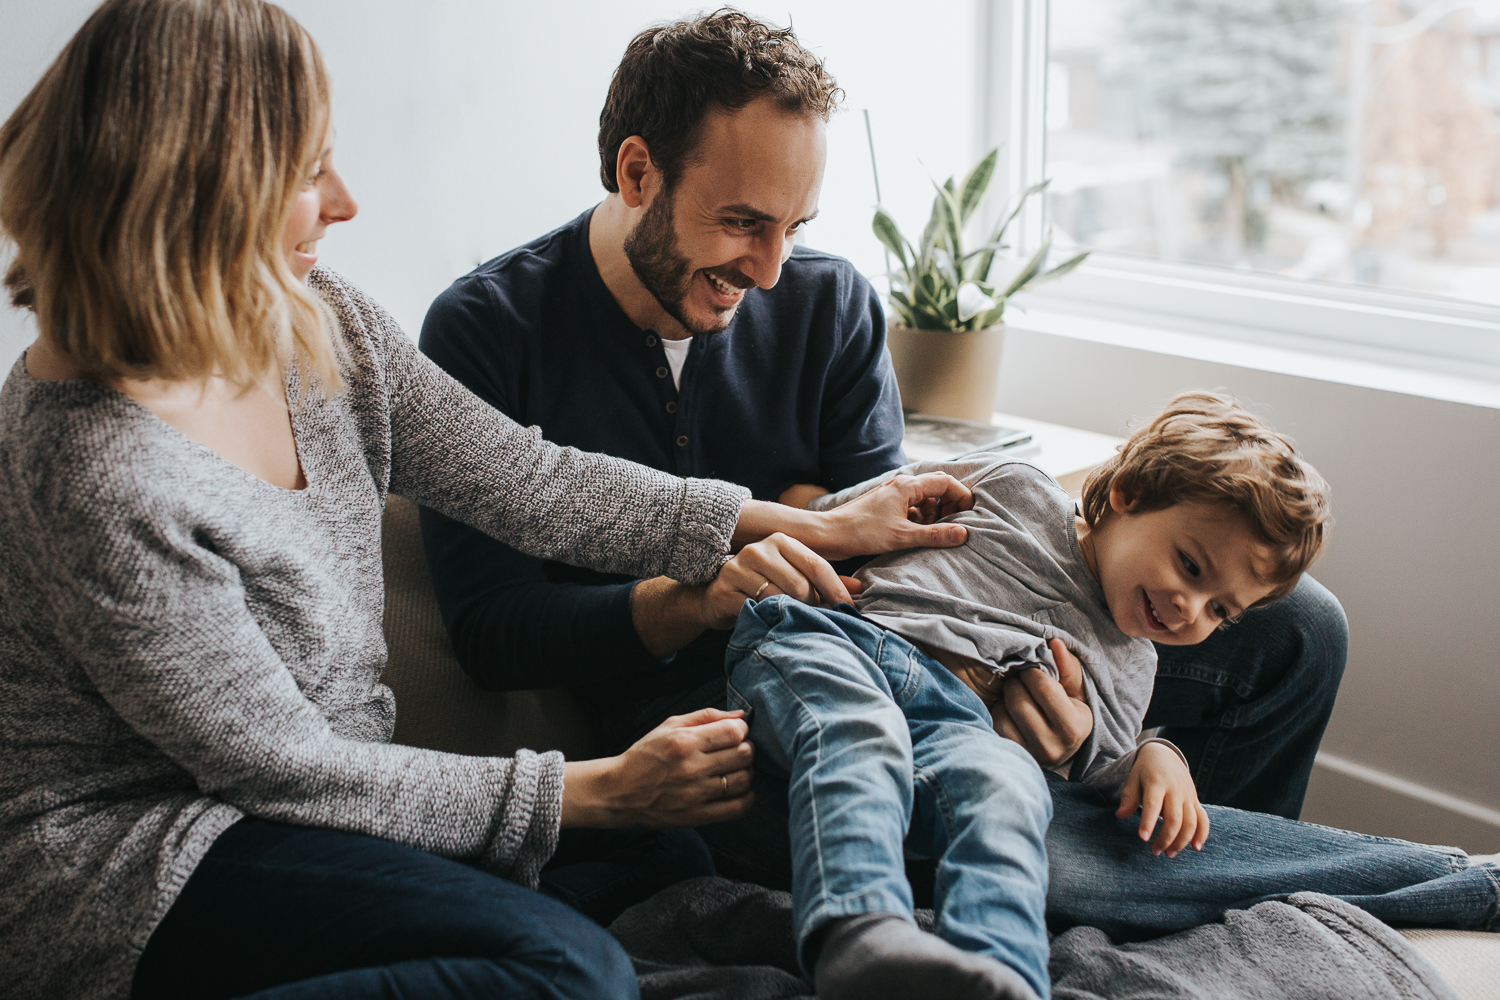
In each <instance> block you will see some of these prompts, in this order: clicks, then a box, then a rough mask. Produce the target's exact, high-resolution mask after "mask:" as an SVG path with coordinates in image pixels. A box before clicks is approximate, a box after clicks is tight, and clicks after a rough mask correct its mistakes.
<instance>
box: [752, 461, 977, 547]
mask: <svg viewBox="0 0 1500 1000" xmlns="http://www.w3.org/2000/svg"><path fill="white" fill-rule="evenodd" d="M973 506H974V496H973V494H972V493H970V492H969V488H968V487H967V486H965V485H964V484H963V483H961V482H959V481H958V480H957V479H954V478H953V477H952V476H950V475H948V474H947V473H946V472H927V473H924V474H922V475H920V476H892V477H891V479H890V481H889V482H887V483H885V484H884V485H882V486H878V487H876V488H875V489H873V490H870V491H869V492H868V493H865V494H864V495H863V496H860V497H858V498H857V499H854V500H850V501H849V502H848V503H846V504H844V505H843V506H842V507H837V508H835V509H833V510H831V511H828V512H827V513H814V512H810V511H805V510H797V509H795V508H793V507H789V506H787V505H785V504H779V503H768V502H766V501H763V500H746V501H745V504H744V506H743V507H741V508H740V519H739V521H738V523H736V524H735V526H734V538H733V540H732V545H733V547H734V548H736V549H738V548H740V547H742V546H745V545H748V544H750V543H752V542H758V541H760V540H761V539H763V538H768V537H769V536H771V535H773V534H775V533H777V532H781V533H782V534H785V535H790V536H791V537H793V538H795V539H797V540H798V541H800V542H802V543H803V544H805V545H807V546H808V547H809V548H811V549H812V550H813V551H814V552H816V553H818V554H819V555H820V556H822V557H823V558H825V559H848V558H849V557H851V556H870V555H879V554H880V553H882V552H899V551H900V550H902V549H915V548H951V547H952V546H955V545H962V544H963V543H964V539H965V538H967V537H968V531H966V530H965V529H964V528H963V527H961V526H959V525H956V524H933V523H932V522H933V521H935V520H937V519H938V518H940V517H947V516H948V515H949V514H953V513H956V512H958V511H961V510H968V509H969V508H971V507H973Z"/></svg>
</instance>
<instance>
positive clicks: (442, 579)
mask: <svg viewBox="0 0 1500 1000" xmlns="http://www.w3.org/2000/svg"><path fill="white" fill-rule="evenodd" d="M839 96H840V94H839V91H838V89H837V87H836V86H835V83H834V80H833V78H832V77H830V76H829V75H828V74H827V73H826V72H825V71H824V69H823V66H822V64H821V63H820V62H819V61H818V60H817V59H815V58H814V57H813V56H811V55H810V54H809V53H808V52H807V51H806V50H805V49H803V48H802V47H801V46H800V45H799V44H798V43H797V41H796V39H795V38H794V37H793V36H792V34H791V32H790V31H780V30H777V29H774V28H771V27H769V26H767V25H764V24H761V23H760V22H757V21H755V20H753V19H752V18H750V17H748V16H746V15H744V14H741V13H738V12H734V11H723V12H720V13H718V14H714V15H712V16H709V17H705V18H698V19H696V20H692V21H684V22H680V23H677V24H672V25H668V26H665V27H662V28H656V29H652V30H650V31H648V32H645V33H643V34H642V35H640V36H639V37H637V38H636V39H635V41H633V42H632V43H631V45H630V47H629V48H628V50H627V51H626V53H625V56H624V59H623V61H622V62H621V64H620V66H619V68H618V70H617V71H616V73H615V77H614V81H613V84H612V86H611V88H610V92H609V97H608V101H607V103H606V105H605V107H604V111H603V114H602V115H601V116H600V130H599V151H600V158H601V168H600V175H601V179H602V181H603V182H604V186H605V188H606V189H607V190H608V191H609V195H608V197H606V198H605V199H604V201H603V202H602V203H600V204H599V205H597V206H596V207H594V208H592V209H590V210H588V211H586V212H584V213H583V214H582V215H580V216H579V217H578V218H577V219H575V220H573V221H572V222H571V223H569V224H568V225H566V226H564V227H563V228H561V229H558V230H556V231H555V232H552V233H549V234H548V235H546V236H543V237H541V238H540V239H537V240H534V241H532V242H531V243H528V244H526V245H525V246H522V247H519V248H517V249H515V250H512V251H511V252H509V253H507V254H504V255H502V256H500V257H497V258H496V259H494V260H492V261H490V262H489V263H487V264H484V265H482V266H480V267H479V268H478V269H476V270H475V271H474V272H473V273H471V274H469V275H467V276H465V277H463V278H460V279H459V280H458V281H456V282H455V283H454V284H453V286H452V287H451V288H449V289H448V290H447V291H446V292H444V293H443V294H442V295H441V296H440V297H439V298H438V299H437V301H436V302H434V303H433V305H432V308H431V310H430V311H429V313H428V315H427V319H426V322H425V323H424V324H423V328H422V338H421V346H422V349H423V350H424V351H425V352H427V354H429V355H430V356H431V357H432V358H433V359H434V360H435V361H436V362H437V363H438V364H439V365H441V366H442V367H443V368H445V369H447V370H448V371H449V372H451V373H452V374H453V375H455V376H456V377H457V378H459V379H460V380H461V381H463V382H464V383H465V384H466V385H467V386H468V387H469V388H470V389H472V390H473V391H474V392H476V393H477V394H478V395H479V396H481V397H482V398H484V399H485V400H487V401H489V402H490V403H492V404H493V405H495V406H496V407H497V408H499V409H500V410H502V411H503V412H505V413H506V414H508V415H509V416H511V417H512V418H514V419H515V420H517V421H519V422H520V423H522V424H526V425H534V426H537V427H540V428H541V429H542V433H543V434H544V435H545V436H546V437H547V438H548V439H549V440H551V441H555V442H557V443H559V444H567V445H574V446H576V447H578V448H582V449H585V450H588V451H600V452H606V453H608V454H612V455H618V456H620V457H622V458H628V459H632V460H634V461H636V462H640V463H642V464H645V465H650V466H653V467H655V468H658V469H662V470H664V471H669V472H672V473H675V474H677V475H680V476H701V477H712V478H717V479H727V480H729V481H731V482H735V483H739V484H741V485H743V486H746V487H748V488H749V489H750V490H751V491H752V493H753V494H754V496H755V497H756V498H758V499H762V500H778V499H780V500H784V501H786V502H789V503H795V504H797V505H798V506H805V505H806V503H807V501H808V500H809V499H811V498H812V497H814V496H817V495H819V494H821V493H824V492H827V491H830V490H838V489H841V488H843V487H845V486H848V485H852V484H854V483H857V482H861V481H863V480H865V479H867V478H869V477H871V476H874V475H878V474H880V473H882V472H885V471H887V470H889V469H893V468H895V467H897V466H899V465H901V464H903V463H904V462H905V458H904V456H903V455H902V452H901V440H902V418H901V406H900V398H899V396H898V394H897V390H896V382H895V378H894V375H893V374H892V372H891V368H890V362H889V360H888V358H887V356H886V354H885V352H884V329H885V325H884V318H883V314H882V312H881V307H880V303H879V301H878V300H877V298H876V295H875V293H874V291H873V290H872V289H871V287H870V285H869V283H868V282H867V281H866V280H865V279H864V278H863V277H862V276H861V275H860V274H859V272H858V271H856V270H855V269H854V267H853V265H851V264H850V263H849V262H848V261H846V260H843V259H841V258H839V257H834V256H831V255H829V254H826V253H820V252H818V251H814V250H809V249H807V248H806V247H800V246H794V245H793V244H794V238H795V236H796V234H797V233H798V231H799V230H800V229H801V228H802V227H803V226H805V225H806V224H807V223H808V222H810V221H811V220H812V219H813V217H814V216H815V215H817V211H818V194H819V191H820V189H821V187H822V184H823V165H824V162H825V160H826V129H827V125H826V123H827V119H828V116H829V115H830V113H831V112H832V111H833V109H834V107H835V105H836V103H837V101H838V99H839ZM647 137H649V138H647ZM422 528H423V537H424V540H425V543H426V546H427V553H428V558H429V561H430V563H431V565H432V569H433V573H432V577H433V581H434V583H435V585H436V588H437V596H438V601H439V603H440V605H441V606H442V609H443V614H444V619H445V621H446V623H447V625H448V629H449V632H450V634H451V636H452V638H453V645H454V649H455V650H456V652H457V655H458V659H459V661H460V663H461V664H462V665H463V667H464V669H465V670H467V671H468V672H469V674H470V675H471V676H472V677H474V679H475V680H476V681H477V682H478V683H479V685H480V686H481V687H485V688H489V689H494V690H517V689H525V688H539V687H559V686H566V687H570V688H572V689H573V691H574V692H575V693H576V696H577V701H578V704H579V706H580V708H581V710H582V711H583V713H584V715H585V717H586V718H587V719H588V720H589V722H590V723H591V725H592V727H593V729H594V732H595V736H596V738H597V739H598V741H599V743H600V746H599V749H600V750H601V751H604V752H608V753H614V752H618V751H619V750H620V749H623V748H624V747H626V746H628V745H629V744H630V743H631V742H633V741H634V740H635V739H636V738H637V737H638V736H640V735H642V734H644V733H646V732H647V731H649V730H650V729H651V728H652V727H653V726H655V725H656V724H657V723H659V722H660V721H661V720H662V719H663V718H665V717H666V716H668V715H673V714H679V713H682V712H687V711H690V710H693V709H697V708H701V707H703V706H706V705H718V704H720V703H721V701H722V699H723V692H724V650H725V646H726V643H727V637H728V633H727V632H725V631H721V630H722V629H724V628H727V627H730V626H732V624H733V621H732V619H731V620H727V621H726V620H723V617H722V615H719V614H717V613H716V612H715V610H714V609H713V608H711V607H709V606H708V605H707V604H706V603H705V601H704V599H703V596H704V595H703V589H702V588H695V587H687V586H684V585H682V584H680V583H677V582H675V581H672V580H668V579H665V578H662V579H655V580H630V579H626V578H623V577H609V576H605V575H603V574H599V573H593V572H590V571H584V570H578V569H574V568H572V567H568V566H563V565H561V564H558V563H544V562H542V561H540V560H537V559H533V558H530V557H528V556H523V555H521V554H519V553H517V552H516V551H514V550H513V549H510V548H509V547H507V546H505V545H502V544H501V543H499V542H496V541H494V540H493V539H490V538H488V537H486V536H484V535H482V534H480V533H479V532H476V531H474V530H473V529H471V528H468V527H466V526H464V525H460V524H458V523H457V522H454V521H451V520H448V519H446V518H443V517H442V516H441V515H438V514H434V513H431V512H427V511H424V512H423V518H422ZM781 568H782V569H783V570H784V571H785V572H792V571H793V568H792V567H781ZM752 579H753V578H752ZM764 579H765V580H766V581H769V583H768V586H767V587H766V588H765V590H764V591H763V592H762V594H761V595H760V596H765V594H770V593H778V592H782V591H786V590H789V589H790V588H789V587H785V586H781V585H780V584H781V583H784V582H785V580H784V579H780V578H777V577H776V576H775V575H774V574H771V573H768V574H767V575H766V576H765V578H764ZM760 582H761V581H759V580H756V581H755V585H754V586H752V587H751V590H752V591H753V590H756V589H759V583H760ZM715 627H717V629H719V630H716V628H715Z"/></svg>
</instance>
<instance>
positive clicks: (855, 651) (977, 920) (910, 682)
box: [726, 597, 1052, 997]
mask: <svg viewBox="0 0 1500 1000" xmlns="http://www.w3.org/2000/svg"><path fill="white" fill-rule="evenodd" d="M726 670H727V672H728V674H729V704H730V707H731V708H744V709H746V710H747V711H749V712H750V713H751V714H750V738H751V740H752V741H753V742H754V743H755V746H756V749H757V768H758V769H766V768H775V769H779V770H780V771H781V773H783V774H785V775H787V776H788V778H789V805H790V810H791V812H790V820H789V832H790V834H791V848H792V900H793V920H794V927H795V931H796V935H797V944H798V950H799V954H801V955H803V961H804V970H805V971H807V972H809V973H810V972H811V968H810V964H809V958H810V956H808V955H807V954H806V952H805V947H806V944H807V942H808V940H809V938H810V937H811V936H812V935H814V934H816V933H817V932H818V931H819V930H820V929H822V928H823V927H825V926H827V925H828V924H829V923H830V922H831V921H833V920H836V919H838V918H841V917H848V916H855V915H859V914H865V913H890V914H896V915H899V916H903V917H906V918H908V919H911V918H912V915H913V903H912V894H911V887H910V885H909V884H908V882H907V879H906V870H905V853H904V850H903V847H904V844H905V843H906V842H910V844H911V846H912V847H913V849H914V850H916V851H918V852H919V853H922V854H926V855H927V856H929V857H932V858H934V859H936V860H937V862H938V865H937V879H936V884H935V886H934V893H933V909H934V910H935V913H936V917H937V933H938V935H939V936H940V937H942V938H944V939H945V940H947V941H948V942H950V943H951V944H954V945H956V946H957V947H959V948H963V949H964V950H966V951H972V952H979V953H982V954H987V955H989V956H991V957H993V958H996V959H998V960H1000V961H1001V962H1004V963H1005V964H1006V965H1008V966H1010V967H1011V968H1013V969H1015V970H1016V971H1017V972H1019V973H1020V974H1021V975H1022V976H1024V977H1025V978H1026V980H1027V981H1028V982H1029V983H1030V984H1031V986H1032V988H1033V989H1035V990H1036V991H1037V992H1038V993H1039V994H1040V995H1042V996H1044V997H1045V996H1047V995H1048V993H1049V991H1050V981H1049V979H1048V976H1047V956H1048V943H1047V928H1046V920H1045V914H1044V909H1045V903H1046V898H1047V855H1046V851H1045V848H1044V838H1045V836H1046V831H1047V822H1048V820H1049V819H1050V818H1051V815H1052V800H1051V796H1050V794H1049V792H1048V790H1047V782H1046V780H1045V779H1044V778H1043V776H1042V771H1041V769H1040V768H1039V767H1038V766H1037V764H1036V762H1035V761H1034V760H1032V759H1031V757H1030V755H1028V754H1027V753H1026V751H1025V750H1024V749H1023V748H1022V747H1021V746H1020V745H1019V744H1016V743H1012V742H1011V741H1009V740H1005V739H1002V738H1001V737H1000V736H998V735H997V734H996V733H995V731H994V729H993V727H992V723H991V720H990V715H989V711H988V710H987V709H986V708H985V706H984V703H983V702H982V701H980V700H979V697H978V696H977V695H975V694H974V693H973V692H972V691H970V690H969V689H968V688H967V687H965V686H964V684H963V682H962V681H960V680H959V679H958V678H957V677H955V676H954V675H953V673H952V672H951V671H949V670H948V669H947V668H945V667H944V666H943V665H942V664H940V663H938V662H937V661H935V660H933V659H931V658H930V657H928V656H926V655H924V654H923V653H921V652H920V651H918V650H917V649H916V647H914V646H913V645H912V644H911V643H909V642H907V641H906V640H905V639H902V638H901V637H900V636H898V635H896V634H895V633H892V632H887V631H885V630H883V629H881V628H879V627H877V626H875V625H873V624H871V623H870V622H868V621H865V620H863V619H861V618H858V617H855V616H854V615H852V614H844V613H842V612H839V611H822V610H819V609H817V608H810V607H807V606H806V605H803V604H799V603H798V602H796V601H795V600H792V599H791V598H787V597H772V598H770V599H768V600H764V601H760V602H758V603H757V602H753V601H752V602H748V603H746V605H745V607H744V610H743V611H741V613H740V617H739V622H738V623H737V625H736V627H735V631H734V636H733V638H732V639H731V640H730V644H729V655H728V658H727V660H726Z"/></svg>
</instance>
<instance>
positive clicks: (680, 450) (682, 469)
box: [646, 332, 692, 476]
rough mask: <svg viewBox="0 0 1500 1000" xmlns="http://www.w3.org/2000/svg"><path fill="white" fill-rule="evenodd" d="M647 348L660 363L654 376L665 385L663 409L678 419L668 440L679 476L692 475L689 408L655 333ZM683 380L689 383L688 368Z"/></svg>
mask: <svg viewBox="0 0 1500 1000" xmlns="http://www.w3.org/2000/svg"><path fill="white" fill-rule="evenodd" d="M646 347H647V348H648V349H650V350H651V352H652V355H653V356H654V357H655V359H656V361H657V362H658V363H657V366H656V369H655V370H654V371H653V372H652V374H653V375H654V376H656V379H657V381H658V382H661V383H664V384H663V385H662V387H661V394H662V396H664V397H665V400H664V402H663V407H664V408H665V409H666V411H667V413H669V414H671V415H673V416H674V417H675V418H676V419H675V420H674V421H673V425H672V431H671V434H670V437H669V439H668V447H669V449H670V450H671V451H672V452H673V454H674V456H675V458H676V461H677V472H678V474H679V475H684V476H686V475H690V474H691V471H692V470H691V455H690V454H689V453H688V448H687V446H688V444H689V443H690V442H691V439H690V438H689V437H688V435H687V434H686V433H684V432H685V431H686V430H687V427H686V425H685V418H686V412H687V407H686V404H685V403H684V402H683V400H682V396H683V393H682V391H681V390H680V389H678V388H677V386H675V385H673V384H672V369H671V368H670V367H669V366H668V365H667V364H665V363H664V362H665V361H666V360H667V350H666V348H665V347H662V346H661V338H660V337H658V336H657V335H656V334H654V333H649V332H648V333H647V334H646ZM682 378H683V381H684V382H686V381H687V368H686V367H684V368H683V372H682Z"/></svg>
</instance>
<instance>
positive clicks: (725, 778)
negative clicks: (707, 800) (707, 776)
mask: <svg viewBox="0 0 1500 1000" xmlns="http://www.w3.org/2000/svg"><path fill="white" fill-rule="evenodd" d="M719 780H720V781H722V782H723V783H724V797H725V798H726V799H727V798H729V776H728V775H726V774H721V775H719Z"/></svg>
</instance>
